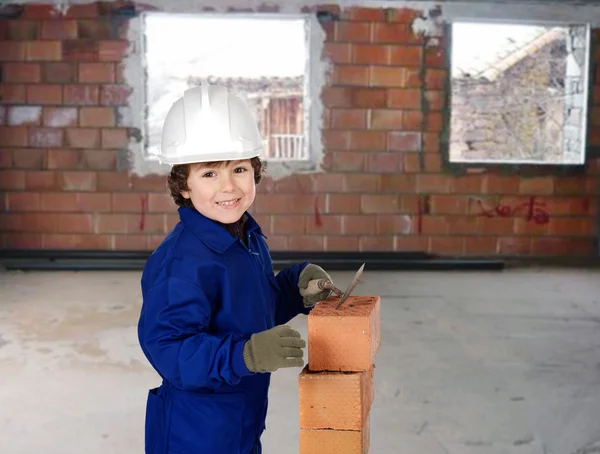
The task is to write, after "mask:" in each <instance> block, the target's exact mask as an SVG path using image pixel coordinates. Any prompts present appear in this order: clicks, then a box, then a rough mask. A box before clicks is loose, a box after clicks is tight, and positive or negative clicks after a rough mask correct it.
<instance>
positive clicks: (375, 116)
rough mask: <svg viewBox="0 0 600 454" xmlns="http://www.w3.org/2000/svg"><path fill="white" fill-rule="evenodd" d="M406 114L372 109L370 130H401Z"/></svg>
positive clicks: (400, 111) (399, 111)
mask: <svg viewBox="0 0 600 454" xmlns="http://www.w3.org/2000/svg"><path fill="white" fill-rule="evenodd" d="M406 115H408V112H404V111H402V110H393V109H373V110H372V111H371V128H372V129H388V130H390V129H394V130H398V129H402V128H403V126H404V124H405V118H406Z"/></svg>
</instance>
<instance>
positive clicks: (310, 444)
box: [299, 418, 370, 454]
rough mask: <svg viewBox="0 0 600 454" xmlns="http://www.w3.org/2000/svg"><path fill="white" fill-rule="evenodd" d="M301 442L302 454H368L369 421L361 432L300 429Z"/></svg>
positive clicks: (300, 451)
mask: <svg viewBox="0 0 600 454" xmlns="http://www.w3.org/2000/svg"><path fill="white" fill-rule="evenodd" d="M369 419H370V418H369ZM299 441H300V450H299V453H300V454H314V453H327V454H368V453H369V447H370V423H369V420H367V424H366V425H365V427H363V429H362V430H360V431H358V430H323V429H303V428H300V440H299Z"/></svg>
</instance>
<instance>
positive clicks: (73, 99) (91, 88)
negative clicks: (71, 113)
mask: <svg viewBox="0 0 600 454" xmlns="http://www.w3.org/2000/svg"><path fill="white" fill-rule="evenodd" d="M99 93H100V87H99V86H98V85H79V84H78V85H65V86H64V89H63V97H64V104H65V105H73V106H92V105H97V104H99V99H100V96H99Z"/></svg>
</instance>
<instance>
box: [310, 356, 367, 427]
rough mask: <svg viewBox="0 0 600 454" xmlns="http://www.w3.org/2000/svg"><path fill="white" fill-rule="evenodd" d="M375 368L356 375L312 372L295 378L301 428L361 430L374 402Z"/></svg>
mask: <svg viewBox="0 0 600 454" xmlns="http://www.w3.org/2000/svg"><path fill="white" fill-rule="evenodd" d="M373 372H374V366H372V367H371V368H370V369H369V370H366V371H362V372H356V373H339V372H311V371H309V370H308V367H305V368H304V369H303V370H302V372H301V373H300V375H299V376H298V394H299V404H300V427H302V428H303V429H337V430H358V431H359V430H361V429H362V427H363V426H364V424H365V423H366V421H367V419H368V418H369V412H370V410H371V406H372V404H373V400H374V398H375V392H374V386H373Z"/></svg>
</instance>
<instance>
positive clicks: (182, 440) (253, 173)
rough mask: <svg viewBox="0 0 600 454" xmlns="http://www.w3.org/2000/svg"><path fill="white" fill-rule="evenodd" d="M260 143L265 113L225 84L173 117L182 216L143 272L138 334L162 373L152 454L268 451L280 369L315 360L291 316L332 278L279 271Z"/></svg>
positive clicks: (153, 394) (149, 442) (149, 438)
mask: <svg viewBox="0 0 600 454" xmlns="http://www.w3.org/2000/svg"><path fill="white" fill-rule="evenodd" d="M261 149H262V139H261V137H260V134H259V132H258V128H257V125H256V122H255V120H254V116H253V115H252V113H251V112H250V110H249V109H248V107H247V106H246V104H245V103H244V102H243V101H242V100H241V99H239V98H237V97H236V96H234V95H232V94H231V93H229V92H228V91H227V90H226V89H225V88H224V87H218V86H208V85H206V84H203V85H202V86H201V87H197V88H192V89H190V90H187V91H186V92H185V93H184V95H183V97H182V98H180V99H179V100H178V101H177V102H175V103H174V104H173V106H172V107H171V109H170V111H169V112H168V114H167V117H166V119H165V123H164V126H163V132H162V144H161V154H160V156H159V159H160V160H161V162H165V163H167V164H170V165H171V166H172V167H171V172H170V175H169V177H168V186H169V190H170V193H171V195H172V197H173V199H174V201H175V203H176V204H177V205H178V206H179V208H178V212H179V216H180V222H179V223H178V224H177V225H176V226H175V227H174V229H173V230H172V231H171V232H170V233H169V234H168V235H167V237H166V238H165V239H164V241H163V242H162V244H161V245H160V246H159V247H158V248H157V249H156V250H155V251H154V252H153V254H152V255H151V257H150V258H149V259H148V262H147V263H146V266H145V267H144V271H143V275H142V280H141V286H142V295H143V305H142V310H141V314H140V319H139V324H138V337H139V341H140V345H141V347H142V350H143V352H144V354H145V356H146V358H147V359H148V361H149V362H150V363H151V365H152V366H153V367H154V369H155V370H156V371H157V372H158V374H159V375H160V376H161V378H162V379H163V382H162V385H161V386H160V387H158V388H154V389H151V390H150V392H149V393H148V401H147V407H146V432H145V433H146V436H145V443H146V451H145V452H146V453H147V454H171V453H173V454H200V453H206V454H250V453H261V452H262V448H261V443H260V436H261V434H262V432H263V431H264V429H265V419H266V413H267V394H268V389H269V382H270V373H271V372H274V371H276V370H278V369H279V368H283V367H302V366H303V365H304V360H303V350H302V349H303V348H304V347H305V346H306V344H305V341H304V340H303V339H302V338H301V336H300V334H299V333H298V332H297V331H295V330H293V329H292V328H290V327H289V326H287V325H285V323H287V322H288V321H289V320H291V319H292V318H293V317H295V316H296V315H298V314H301V313H302V314H308V313H309V311H310V309H311V307H312V306H313V305H314V304H315V303H317V302H318V301H320V300H322V299H325V298H327V297H328V296H329V294H330V292H329V291H320V290H319V292H320V293H316V291H313V293H312V294H311V292H310V291H309V290H308V288H307V287H308V282H309V281H311V280H313V279H328V280H330V277H329V276H328V274H327V273H326V272H325V271H324V270H323V269H322V268H320V267H318V266H316V265H314V264H308V263H300V264H297V265H294V266H292V267H290V268H287V269H285V270H282V271H281V272H280V273H279V274H278V275H277V276H275V274H274V272H273V269H272V262H271V257H270V255H269V251H268V248H267V244H266V242H265V240H264V238H265V236H264V235H263V233H262V231H261V228H260V226H259V225H258V224H257V223H256V221H255V220H254V219H253V218H252V216H251V215H250V214H248V212H247V210H248V208H249V207H250V205H251V204H252V203H253V201H254V198H255V195H256V184H258V183H259V182H260V181H261V178H262V174H263V167H262V164H261V161H260V159H259V157H258V156H259V154H260V151H261ZM311 288H312V287H311Z"/></svg>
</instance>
